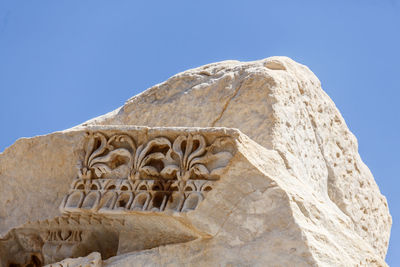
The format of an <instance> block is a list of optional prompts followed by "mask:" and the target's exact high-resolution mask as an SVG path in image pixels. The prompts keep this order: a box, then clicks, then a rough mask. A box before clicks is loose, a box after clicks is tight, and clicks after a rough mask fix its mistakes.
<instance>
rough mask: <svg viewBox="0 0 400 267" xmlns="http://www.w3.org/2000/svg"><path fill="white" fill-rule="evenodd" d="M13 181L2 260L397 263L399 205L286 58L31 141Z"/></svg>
mask: <svg viewBox="0 0 400 267" xmlns="http://www.w3.org/2000/svg"><path fill="white" fill-rule="evenodd" d="M0 181H1V183H2V186H1V187H0V201H1V202H0V203H3V205H0V234H1V236H2V238H1V239H0V258H1V260H0V266H27V265H28V264H32V265H33V266H42V265H45V264H55V263H56V262H59V263H58V265H54V266H60V265H61V266H80V264H81V265H82V264H85V266H151V265H153V266H159V265H168V264H172V265H189V266H190V265H196V266H198V265H200V266H213V265H229V264H232V265H244V266H253V265H256V266H257V265H258V266H310V265H311V266H314V265H320V266H327V265H328V266H354V265H361V266H363V265H367V266H385V265H386V263H385V261H384V258H385V255H386V250H387V247H388V240H389V236H390V227H391V217H390V214H389V210H388V207H387V202H386V199H385V197H384V196H382V195H381V194H380V192H379V188H378V187H377V185H376V183H375V181H374V178H373V176H372V174H371V173H370V171H369V169H368V167H367V166H366V165H365V164H364V163H363V162H362V160H361V158H360V156H359V154H358V148H357V140H356V138H355V137H354V136H353V135H352V133H351V132H350V131H349V129H348V128H347V126H346V124H345V122H344V120H343V118H342V116H341V115H340V113H339V111H338V110H337V108H336V107H335V104H334V103H333V102H332V100H331V99H330V98H329V97H328V96H327V95H326V94H325V93H324V92H323V90H322V89H321V85H320V82H319V80H318V79H317V78H316V77H315V75H314V74H313V73H312V72H311V71H310V70H309V69H308V68H307V67H305V66H303V65H300V64H298V63H296V62H294V61H292V60H291V59H289V58H286V57H272V58H267V59H264V60H259V61H254V62H238V61H224V62H220V63H213V64H209V65H205V66H202V67H199V68H196V69H192V70H188V71H185V72H182V73H179V74H177V75H175V76H173V77H171V78H170V79H168V80H167V81H165V82H164V83H161V84H158V85H155V86H154V87H152V88H150V89H148V90H146V91H144V92H143V93H141V94H139V95H137V96H134V97H132V98H131V99H129V100H128V101H127V102H126V104H125V105H124V106H122V107H121V108H119V109H117V110H115V111H112V112H110V113H108V114H106V115H104V116H100V117H97V118H94V119H92V120H90V121H87V122H86V123H83V124H82V125H78V126H76V127H74V128H72V129H68V130H65V131H62V132H56V133H52V134H48V135H45V136H38V137H33V138H24V139H20V140H18V141H17V142H16V143H15V144H14V145H12V146H11V147H9V148H7V149H6V150H5V151H4V152H3V153H2V154H0ZM13 264H14V265H13ZM32 265H31V266H32Z"/></svg>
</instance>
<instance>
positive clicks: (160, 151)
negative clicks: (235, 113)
mask: <svg viewBox="0 0 400 267" xmlns="http://www.w3.org/2000/svg"><path fill="white" fill-rule="evenodd" d="M232 146H233V144H232V141H231V139H230V138H228V137H219V138H217V139H215V140H214V142H212V143H211V144H210V145H207V143H206V139H205V138H204V136H202V135H200V134H195V135H192V134H187V135H180V136H178V137H177V138H175V140H174V141H173V142H171V141H170V140H169V139H168V138H166V137H157V138H154V139H151V140H149V141H147V142H145V143H143V144H140V145H139V146H136V142H135V141H134V138H132V137H131V136H129V135H128V134H114V135H111V136H110V137H107V136H106V135H105V134H103V133H100V132H94V133H93V132H90V133H87V142H86V147H85V157H84V159H83V160H82V162H81V163H80V169H79V172H78V178H77V179H75V180H74V181H73V183H72V185H71V190H70V192H69V193H68V195H67V196H66V197H65V198H64V200H63V202H62V204H61V206H60V209H61V211H62V212H98V213H129V212H137V211H151V212H161V211H166V210H171V211H175V212H187V211H190V210H194V209H195V208H196V207H197V206H198V205H199V203H200V202H201V201H202V200H203V199H204V198H205V195H206V194H207V192H209V191H210V190H212V188H213V187H214V183H215V181H217V180H218V179H219V178H220V175H221V173H222V172H223V170H224V168H225V167H226V165H227V164H228V163H229V161H230V159H231V157H232V151H233V149H232Z"/></svg>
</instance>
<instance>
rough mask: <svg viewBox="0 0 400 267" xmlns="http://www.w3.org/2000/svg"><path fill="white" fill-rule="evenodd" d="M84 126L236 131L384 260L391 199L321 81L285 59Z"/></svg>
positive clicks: (226, 73)
mask: <svg viewBox="0 0 400 267" xmlns="http://www.w3.org/2000/svg"><path fill="white" fill-rule="evenodd" d="M143 110H145V111H146V112H143ZM86 124H132V125H148V126H201V127H210V126H211V127H212V126H223V127H232V128H238V129H240V130H241V131H242V132H243V133H244V134H246V135H248V136H249V137H250V138H251V139H253V140H255V141H256V142H257V143H259V144H261V145H262V146H264V147H266V148H268V149H273V150H275V151H277V152H278V153H279V154H280V155H281V157H282V159H283V160H284V161H285V164H286V167H287V169H288V170H289V172H290V173H291V174H292V175H293V176H295V177H297V178H298V179H301V180H302V181H303V182H304V183H306V184H307V185H308V186H310V187H312V188H313V192H314V194H317V195H318V198H321V199H325V200H328V201H332V202H333V203H335V205H336V206H337V207H338V208H339V209H340V210H341V211H342V212H343V213H344V214H345V215H346V216H347V217H348V218H349V219H350V220H351V227H352V228H354V231H355V232H356V233H357V234H358V235H360V236H361V237H362V238H364V239H365V240H366V241H367V242H368V243H369V244H370V245H371V246H373V247H374V248H375V249H376V251H377V253H379V254H380V255H381V257H382V258H384V257H385V255H386V250H387V247H388V242H389V236H390V228H391V221H392V219H391V216H390V214H389V210H388V206H387V202H386V198H385V197H384V196H382V195H381V194H380V191H379V188H378V186H377V185H376V183H375V181H374V178H373V176H372V174H371V172H370V171H369V169H368V167H367V166H366V165H365V164H364V163H363V162H362V160H361V158H360V156H359V154H358V144H357V140H356V138H355V137H354V135H353V134H352V133H351V132H350V131H349V129H348V127H347V126H346V123H345V121H344V119H343V118H342V116H341V114H340V112H339V111H338V110H337V108H336V106H335V104H334V103H333V101H332V100H331V99H330V98H329V97H328V95H327V94H326V93H325V92H324V91H323V90H322V88H321V84H320V81H319V80H318V78H317V77H316V76H315V75H314V74H313V73H312V72H311V71H310V70H309V69H308V68H307V67H306V66H304V65H301V64H298V63H296V62H294V61H293V60H291V59H289V58H287V57H271V58H267V59H264V60H259V61H254V62H239V61H223V62H219V63H213V64H209V65H205V66H202V67H199V68H196V69H191V70H188V71H185V72H182V73H179V74H177V75H175V76H173V77H172V78H170V79H168V80H167V81H165V82H163V83H161V84H157V85H155V86H154V87H152V88H150V89H148V90H146V91H144V92H143V93H141V94H139V95H137V96H134V97H132V98H131V99H129V100H128V101H127V102H126V104H125V105H124V106H122V107H121V108H119V109H117V110H115V111H113V112H110V113H108V114H106V115H104V116H100V117H98V118H95V119H93V120H90V121H88V122H86V123H85V124H84V125H86Z"/></svg>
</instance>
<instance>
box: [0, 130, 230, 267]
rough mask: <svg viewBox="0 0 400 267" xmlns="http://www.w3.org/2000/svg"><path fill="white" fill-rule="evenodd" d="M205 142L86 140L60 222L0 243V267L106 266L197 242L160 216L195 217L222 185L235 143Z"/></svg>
mask: <svg viewBox="0 0 400 267" xmlns="http://www.w3.org/2000/svg"><path fill="white" fill-rule="evenodd" d="M106 132H107V131H106ZM114 132H115V130H114ZM171 136H173V138H171ZM207 138H208V139H209V140H211V141H207V140H208V139H207ZM207 138H206V137H205V136H203V135H202V134H197V133H196V134H191V133H185V134H181V135H179V132H175V133H172V134H171V133H169V135H168V137H167V136H159V137H155V138H149V139H148V140H145V141H143V140H142V139H143V136H141V137H140V138H139V137H138V136H135V137H133V136H132V135H130V134H128V133H117V134H115V133H113V134H107V133H103V132H99V131H93V132H87V133H86V138H85V142H84V145H83V149H82V150H83V151H84V153H81V158H80V159H79V162H78V173H77V177H76V178H75V179H73V181H72V183H71V188H70V190H69V192H68V193H67V195H66V196H65V197H64V199H63V201H62V203H61V205H60V210H61V212H62V213H63V215H62V216H60V217H56V218H54V219H52V220H45V221H38V222H34V223H27V224H25V225H23V226H22V227H19V228H16V229H13V230H12V231H10V232H9V233H8V234H7V235H6V236H5V238H3V239H0V257H1V260H0V267H2V266H7V267H9V266H21V267H22V266H43V265H44V264H51V263H54V262H58V261H61V260H63V259H66V258H73V257H82V256H86V255H88V254H89V253H92V252H96V251H97V252H100V254H101V257H102V258H103V259H107V258H109V257H112V256H115V255H117V254H118V253H127V252H131V251H138V250H145V249H150V248H154V247H158V246H161V245H167V244H175V243H182V242H188V241H191V240H194V239H196V238H199V236H200V234H199V233H198V232H196V231H194V230H193V229H192V228H190V227H187V226H186V225H185V224H184V223H183V222H181V221H179V220H177V219H175V218H172V217H170V216H166V214H163V213H164V212H167V211H170V212H173V213H174V212H188V211H192V210H195V209H196V208H197V206H198V205H199V204H200V203H201V201H202V200H203V199H204V198H206V196H207V193H208V192H209V191H211V190H212V189H213V188H214V186H215V185H216V183H217V182H218V180H219V179H220V178H221V174H222V173H223V171H224V169H225V167H226V166H227V165H228V164H229V162H230V160H231V158H232V156H233V154H234V153H235V145H234V142H233V141H232V139H231V138H230V137H224V136H220V137H215V136H211V137H209V136H208V137H207ZM130 214H135V216H129V215H130ZM167 215H168V214H167ZM152 216H153V217H152ZM149 220H156V221H157V223H149ZM126 221H129V223H128V224H127V223H126ZM143 233H146V234H145V235H143Z"/></svg>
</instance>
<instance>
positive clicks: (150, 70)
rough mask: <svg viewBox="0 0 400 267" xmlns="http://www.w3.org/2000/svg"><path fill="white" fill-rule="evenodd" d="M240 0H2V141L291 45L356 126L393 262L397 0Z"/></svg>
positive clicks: (397, 210)
mask: <svg viewBox="0 0 400 267" xmlns="http://www.w3.org/2000/svg"><path fill="white" fill-rule="evenodd" d="M144 2H145V3H144ZM188 2H191V3H188ZM240 2H242V3H239V1H236V2H235V1H232V0H231V1H124V0H118V1H99V0H96V1H88V0H84V1H15V0H13V1H11V0H10V1H4V0H0V101H1V102H0V125H1V126H0V127H1V131H0V151H3V150H4V149H5V148H6V147H7V146H9V145H11V144H12V143H13V142H14V141H15V140H16V139H17V138H19V137H23V136H25V137H28V136H34V135H38V134H45V133H49V132H53V131H57V130H63V129H66V128H69V127H72V126H74V125H76V124H79V123H81V122H83V121H85V120H87V119H90V118H92V117H95V116H98V115H101V114H104V113H106V112H108V111H111V110H113V109H115V108H117V107H119V106H121V105H122V104H123V103H124V101H125V100H127V99H128V98H129V97H131V96H133V95H135V94H137V93H139V92H141V91H143V90H145V89H146V88H148V87H150V86H151V85H153V84H156V83H159V82H162V81H164V80H165V79H167V78H168V77H170V76H172V75H173V74H175V73H177V72H180V71H183V70H186V69H188V68H192V67H197V66H200V65H203V64H206V63H211V62H215V61H221V60H226V59H238V60H242V61H249V60H256V59H261V58H266V57H269V56H274V55H284V56H289V57H291V58H293V59H294V60H296V61H298V62H300V63H303V64H305V65H307V66H308V67H310V69H311V70H312V71H313V72H314V73H315V74H316V75H317V76H318V77H319V79H320V80H321V82H322V86H323V88H324V90H325V91H326V92H327V93H328V94H329V96H330V97H331V98H332V99H333V100H334V101H335V103H336V105H337V106H338V108H339V109H340V111H341V112H342V114H343V117H344V118H345V120H346V122H347V124H348V126H349V127H350V129H351V131H352V132H353V133H354V134H355V135H356V136H357V138H358V141H359V149H360V154H361V157H362V158H363V160H364V162H365V163H366V164H367V165H368V166H369V168H370V169H371V171H372V173H373V174H374V176H375V179H376V181H377V183H378V185H379V186H380V189H381V191H382V192H383V194H384V195H386V197H387V199H388V202H389V208H390V212H391V214H392V216H393V221H394V223H393V228H392V237H391V242H390V248H389V252H388V256H387V259H386V260H387V262H388V263H389V264H391V265H392V266H400V224H399V218H400V205H399V203H400V189H399V188H400V174H399V170H398V169H399V167H400V159H399V151H400V141H399V140H400V134H399V131H400V124H399V122H400V119H399V115H400V109H399V106H400V104H399V98H400V85H399V84H400V81H399V79H400V1H399V0H364V1H363V0H347V1H324V0H319V1H298V0H297V1H296V0H294V1H287V0H282V1H240ZM0 205H1V203H0Z"/></svg>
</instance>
